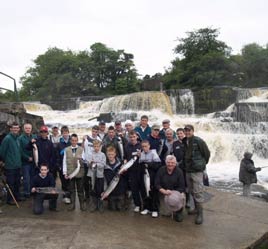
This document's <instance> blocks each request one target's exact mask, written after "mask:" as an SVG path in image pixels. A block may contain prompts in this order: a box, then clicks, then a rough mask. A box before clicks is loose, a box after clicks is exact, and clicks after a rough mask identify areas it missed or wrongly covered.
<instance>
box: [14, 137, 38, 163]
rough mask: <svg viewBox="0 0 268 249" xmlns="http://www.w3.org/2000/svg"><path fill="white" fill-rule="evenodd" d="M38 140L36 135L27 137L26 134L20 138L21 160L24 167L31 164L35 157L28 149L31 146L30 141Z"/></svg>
mask: <svg viewBox="0 0 268 249" xmlns="http://www.w3.org/2000/svg"><path fill="white" fill-rule="evenodd" d="M33 138H36V136H35V135H30V136H27V135H26V134H25V133H23V134H21V135H20V136H19V138H18V140H19V144H20V148H21V160H22V165H26V164H29V158H30V157H33V151H32V150H29V149H26V148H27V146H28V145H29V143H30V141H31V140H32V139H33Z"/></svg>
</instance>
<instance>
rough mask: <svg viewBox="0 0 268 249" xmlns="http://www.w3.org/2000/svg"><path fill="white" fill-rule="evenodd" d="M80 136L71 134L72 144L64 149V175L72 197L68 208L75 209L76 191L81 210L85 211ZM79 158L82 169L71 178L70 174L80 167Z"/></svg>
mask: <svg viewBox="0 0 268 249" xmlns="http://www.w3.org/2000/svg"><path fill="white" fill-rule="evenodd" d="M77 143H78V136H77V135H76V134H72V135H71V146H68V147H67V148H66V149H65V150H64V156H63V170H62V171H63V175H64V177H65V179H66V180H67V181H68V189H69V193H70V197H71V205H70V206H69V208H68V210H69V211H73V210H75V199H76V198H75V197H76V191H77V194H78V199H79V203H80V210H81V211H85V210H86V209H85V205H84V188H83V176H84V167H83V164H82V162H81V158H82V153H83V148H82V147H80V146H78V145H77ZM78 160H79V163H80V170H79V172H78V174H77V175H76V176H74V177H73V178H72V179H70V178H69V175H70V174H71V173H72V172H73V171H74V170H75V169H76V168H77V167H78V165H77V164H78Z"/></svg>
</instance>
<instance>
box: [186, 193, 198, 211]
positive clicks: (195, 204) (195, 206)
mask: <svg viewBox="0 0 268 249" xmlns="http://www.w3.org/2000/svg"><path fill="white" fill-rule="evenodd" d="M189 197H190V196H189ZM187 213H188V215H195V214H197V202H196V201H195V200H194V209H188V212H187Z"/></svg>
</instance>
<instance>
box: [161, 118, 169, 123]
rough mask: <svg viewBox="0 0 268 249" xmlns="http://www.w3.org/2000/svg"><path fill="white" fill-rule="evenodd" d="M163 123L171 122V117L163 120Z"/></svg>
mask: <svg viewBox="0 0 268 249" xmlns="http://www.w3.org/2000/svg"><path fill="white" fill-rule="evenodd" d="M162 123H170V120H169V119H164V120H163V121H162Z"/></svg>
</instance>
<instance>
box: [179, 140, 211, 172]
mask: <svg viewBox="0 0 268 249" xmlns="http://www.w3.org/2000/svg"><path fill="white" fill-rule="evenodd" d="M183 143H184V144H185V154H184V167H185V170H186V172H188V173H194V172H202V171H204V170H205V169H206V164H207V163H208V161H209V158H210V151H209V149H208V146H207V144H206V142H205V141H204V140H203V139H201V138H200V137H197V136H193V137H192V138H190V139H189V141H188V142H187V138H184V139H183Z"/></svg>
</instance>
